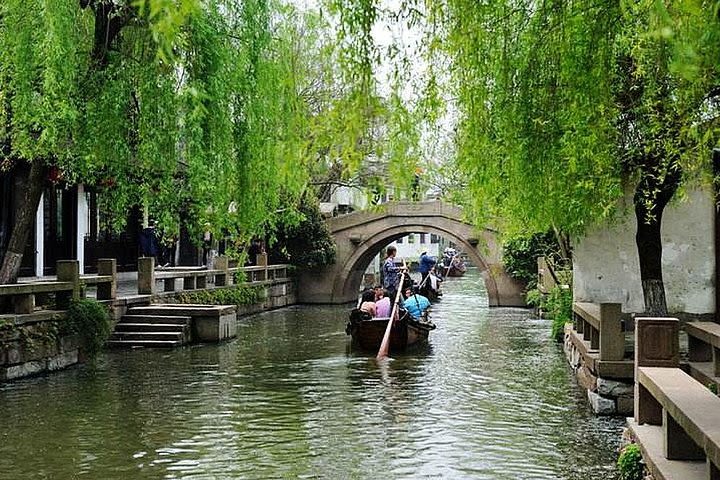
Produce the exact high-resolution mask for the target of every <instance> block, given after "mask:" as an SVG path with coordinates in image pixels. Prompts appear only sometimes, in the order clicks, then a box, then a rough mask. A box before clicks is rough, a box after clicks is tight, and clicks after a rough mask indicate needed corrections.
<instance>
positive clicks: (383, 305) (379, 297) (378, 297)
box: [375, 286, 392, 318]
mask: <svg viewBox="0 0 720 480" xmlns="http://www.w3.org/2000/svg"><path fill="white" fill-rule="evenodd" d="M391 310H392V302H391V301H390V297H389V296H387V295H386V294H385V289H384V288H382V287H381V286H377V287H375V316H376V317H378V318H385V317H389V316H390V312H391Z"/></svg>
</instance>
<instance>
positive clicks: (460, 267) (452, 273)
mask: <svg viewBox="0 0 720 480" xmlns="http://www.w3.org/2000/svg"><path fill="white" fill-rule="evenodd" d="M466 271H467V266H466V265H465V263H464V262H462V261H455V262H453V264H452V265H450V268H449V269H448V273H447V276H448V277H462V276H463V275H465V272H466Z"/></svg>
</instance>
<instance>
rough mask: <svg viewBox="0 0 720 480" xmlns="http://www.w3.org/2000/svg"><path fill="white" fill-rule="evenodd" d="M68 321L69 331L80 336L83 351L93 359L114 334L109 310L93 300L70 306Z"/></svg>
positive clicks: (80, 301)
mask: <svg viewBox="0 0 720 480" xmlns="http://www.w3.org/2000/svg"><path fill="white" fill-rule="evenodd" d="M67 319H68V324H67V326H68V331H69V333H76V334H78V335H79V336H80V340H81V342H82V349H83V351H84V352H85V353H86V354H87V355H88V357H91V358H92V357H94V356H95V355H97V354H98V352H100V350H102V348H103V345H105V342H106V341H107V339H108V337H109V336H110V333H111V332H112V324H111V321H110V313H109V312H108V310H107V308H106V307H105V306H104V305H103V304H101V303H100V302H98V301H97V300H94V299H91V298H85V299H82V300H75V301H73V302H72V303H71V304H70V308H69V309H68V313H67Z"/></svg>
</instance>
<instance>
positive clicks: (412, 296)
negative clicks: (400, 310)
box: [403, 287, 430, 320]
mask: <svg viewBox="0 0 720 480" xmlns="http://www.w3.org/2000/svg"><path fill="white" fill-rule="evenodd" d="M404 293H405V300H404V301H403V307H405V309H406V310H407V311H408V313H409V314H410V315H412V316H413V317H414V318H415V319H416V320H419V319H421V318H422V316H423V313H424V312H425V310H427V309H428V308H430V300H428V299H427V297H424V296H422V295H420V294H419V293H416V292H415V291H414V289H413V288H412V287H407V288H406V289H405V292H404Z"/></svg>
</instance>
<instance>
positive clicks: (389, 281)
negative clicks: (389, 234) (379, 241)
mask: <svg viewBox="0 0 720 480" xmlns="http://www.w3.org/2000/svg"><path fill="white" fill-rule="evenodd" d="M395 255H397V248H395V247H394V246H392V245H390V246H389V247H388V248H387V252H386V257H385V261H384V262H383V266H382V276H383V281H382V283H383V287H384V288H385V290H387V292H388V295H389V296H390V298H392V299H394V298H395V295H396V294H397V291H398V288H400V274H401V273H402V272H404V271H406V270H407V269H406V268H400V267H398V266H397V265H395Z"/></svg>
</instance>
